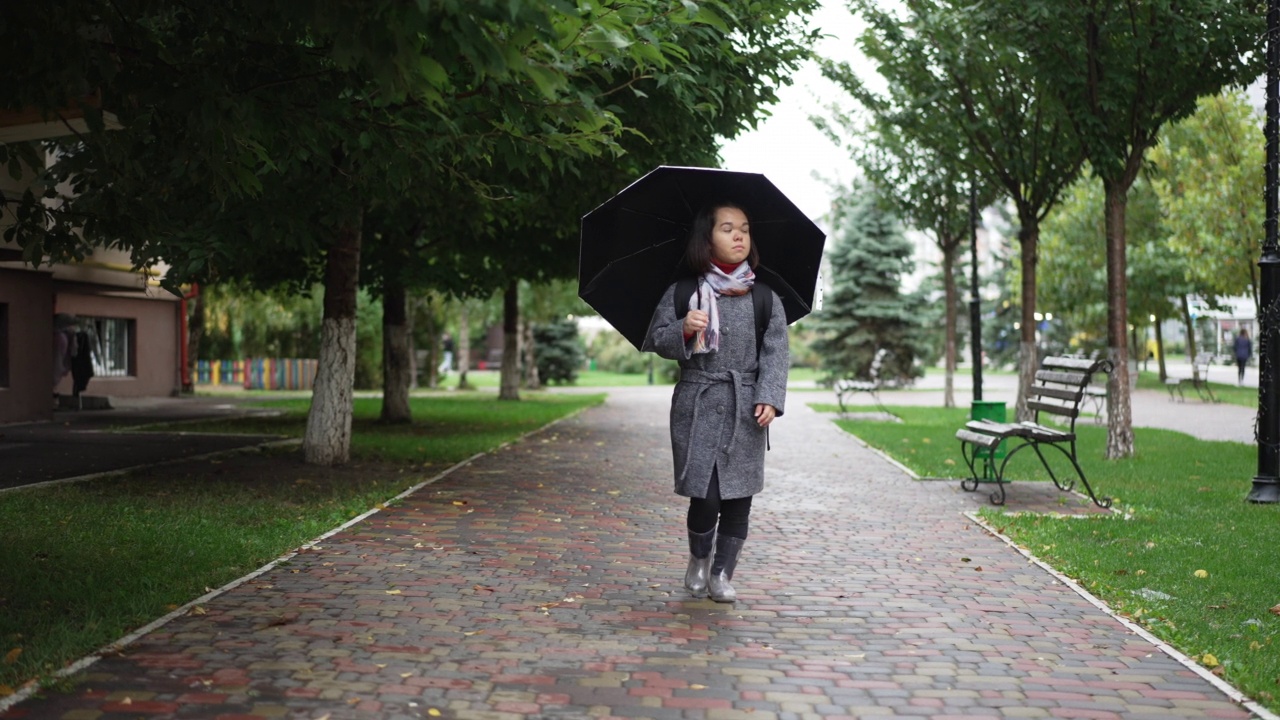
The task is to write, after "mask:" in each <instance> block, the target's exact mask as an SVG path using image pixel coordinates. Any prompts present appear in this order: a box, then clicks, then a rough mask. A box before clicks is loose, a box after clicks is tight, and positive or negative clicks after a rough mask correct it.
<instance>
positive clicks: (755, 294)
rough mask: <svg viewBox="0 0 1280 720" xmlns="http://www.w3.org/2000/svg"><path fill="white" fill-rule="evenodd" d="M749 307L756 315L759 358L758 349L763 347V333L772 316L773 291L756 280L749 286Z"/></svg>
mask: <svg viewBox="0 0 1280 720" xmlns="http://www.w3.org/2000/svg"><path fill="white" fill-rule="evenodd" d="M751 305H752V307H753V308H754V309H755V313H756V358H759V357H760V348H762V347H764V331H765V330H768V329H769V318H770V317H772V316H773V291H772V290H771V289H770V288H769V286H768V285H765V284H764V283H763V282H760V281H759V280H756V283H755V285H752V286H751Z"/></svg>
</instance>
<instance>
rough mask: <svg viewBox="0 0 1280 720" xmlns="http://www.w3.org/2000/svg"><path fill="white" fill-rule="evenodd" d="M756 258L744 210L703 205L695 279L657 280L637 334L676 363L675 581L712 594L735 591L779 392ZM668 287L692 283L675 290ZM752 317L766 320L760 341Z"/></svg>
mask: <svg viewBox="0 0 1280 720" xmlns="http://www.w3.org/2000/svg"><path fill="white" fill-rule="evenodd" d="M757 262H759V251H758V250H757V249H756V248H755V247H753V246H752V244H751V230H750V226H749V224H748V221H747V214H746V212H745V211H744V210H743V209H742V208H740V207H738V206H736V205H733V204H729V203H722V204H719V205H710V206H707V207H705V208H703V209H702V210H701V211H700V212H699V213H698V214H697V216H696V217H695V218H694V221H693V225H692V228H691V230H690V233H689V242H688V247H687V249H686V253H685V263H686V265H687V270H688V271H689V272H690V273H692V274H695V275H696V283H693V282H688V281H686V283H683V284H682V283H679V282H677V283H675V284H673V285H671V286H670V287H668V288H667V291H666V293H665V294H664V295H663V297H662V300H660V301H659V302H658V307H657V308H656V309H655V310H654V313H653V320H652V322H651V323H650V324H649V332H648V336H647V337H646V338H645V342H644V349H645V350H648V351H652V352H656V353H657V354H658V355H660V356H662V357H665V358H668V359H671V360H676V361H678V362H679V364H680V382H679V383H678V384H677V385H676V387H675V391H674V393H673V394H672V398H671V450H672V454H673V455H674V456H675V457H674V459H675V492H676V494H677V495H681V496H684V497H687V498H689V511H688V513H687V515H686V518H685V525H686V527H687V529H688V536H689V565H688V568H687V570H686V571H685V576H684V585H685V587H686V588H687V589H688V590H689V591H690V592H692V593H693V594H694V596H695V597H702V596H703V595H710V596H711V599H712V600H715V601H716V602H734V601H735V600H736V599H737V597H738V595H737V592H736V591H735V590H734V588H733V585H731V584H730V582H729V581H730V580H731V579H732V578H733V571H734V568H735V567H737V564H738V555H739V554H740V553H741V552H742V546H743V544H744V543H745V542H746V539H747V528H748V523H749V519H750V515H751V498H752V496H754V495H755V494H756V493H758V492H760V491H761V490H763V489H764V453H765V449H766V448H765V445H766V436H765V431H766V428H768V427H769V425H770V424H771V423H772V422H773V420H774V418H776V417H780V416H781V415H782V412H783V401H784V399H785V398H786V393H787V368H788V365H789V362H788V357H789V355H788V348H787V319H786V315H785V312H784V311H783V306H782V301H781V300H780V299H779V298H778V296H777V295H776V294H774V293H773V290H771V289H770V288H768V287H767V286H766V285H765V284H764V283H763V282H761V283H757V282H756V276H755V272H754V269H753V268H754V266H755V264H756V263H757ZM677 287H691V288H693V292H692V294H691V295H690V296H689V297H682V298H676V288H677ZM753 289H754V292H760V291H764V292H767V293H769V294H770V296H771V302H772V307H771V310H770V311H768V313H767V315H768V317H767V320H766V319H765V318H756V301H757V299H755V298H753ZM683 294H684V293H683V292H681V295H683ZM686 300H687V301H688V302H687V305H686V304H685V303H684V302H680V301H686ZM678 304H679V305H681V306H686V307H687V308H688V309H687V312H685V313H683V314H681V312H680V311H679V310H678V309H677V305H678ZM761 314H762V315H764V314H766V313H765V312H764V311H761ZM758 322H767V327H765V328H764V335H763V337H762V342H760V343H759V345H760V347H757V340H756V338H757V333H758V327H759V326H758V325H757V323H758ZM717 531H718V534H717ZM713 547H714V549H715V552H714V555H713V554H712V548H713Z"/></svg>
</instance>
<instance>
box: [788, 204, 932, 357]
mask: <svg viewBox="0 0 1280 720" xmlns="http://www.w3.org/2000/svg"><path fill="white" fill-rule="evenodd" d="M833 225H834V227H835V228H836V231H835V234H836V236H837V240H836V242H835V244H834V246H833V247H832V248H831V250H830V254H829V256H828V259H829V261H830V263H831V283H832V289H831V292H830V293H829V294H827V295H825V296H824V297H823V307H822V310H821V311H820V312H818V313H817V317H816V321H817V322H816V326H817V327H816V329H817V331H818V334H819V337H818V339H816V340H814V343H813V348H814V351H815V352H817V354H818V356H819V357H821V358H822V368H823V369H824V370H825V371H826V372H827V376H828V379H829V380H835V379H838V378H842V377H860V378H868V377H869V371H870V368H871V361H872V360H873V359H874V357H875V354H876V352H877V351H878V350H880V349H882V348H883V349H886V350H888V351H889V353H890V354H889V355H888V356H887V357H886V358H885V359H884V361H883V365H882V366H881V368H880V374H881V378H882V379H892V380H898V381H907V382H909V381H911V380H913V379H915V378H916V377H919V376H920V375H921V370H920V368H918V367H916V362H915V361H916V358H918V357H919V356H920V355H921V354H922V350H921V345H922V342H921V330H920V307H919V300H918V299H917V298H914V297H911V296H906V295H904V294H903V293H902V287H901V286H902V277H903V276H904V275H907V274H909V273H910V272H911V265H912V261H911V256H912V253H913V250H914V249H913V248H912V246H911V243H910V242H909V241H908V240H907V239H906V238H904V237H903V235H902V231H901V228H900V227H899V223H898V220H897V218H896V217H894V216H893V215H892V214H891V213H890V212H888V211H887V210H886V209H885V207H884V204H883V203H882V202H881V201H880V200H879V198H878V197H877V194H876V192H875V191H874V190H872V189H870V188H865V187H864V188H855V189H853V190H852V191H850V192H849V194H848V195H847V196H845V197H844V198H842V199H841V200H840V201H839V203H838V205H837V207H836V209H835V213H834V218H833Z"/></svg>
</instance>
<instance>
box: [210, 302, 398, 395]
mask: <svg viewBox="0 0 1280 720" xmlns="http://www.w3.org/2000/svg"><path fill="white" fill-rule="evenodd" d="M201 293H202V294H203V300H204V313H205V331H204V337H203V338H201V341H200V349H199V357H200V359H202V360H239V359H243V358H255V357H277V358H287V357H298V358H316V357H318V356H319V353H320V325H321V321H322V315H323V310H322V307H321V302H322V301H321V296H322V294H323V290H322V289H321V288H320V287H319V286H313V287H311V288H309V289H308V290H307V291H306V292H304V293H289V292H285V291H283V290H254V289H252V288H249V287H246V286H244V285H243V284H239V283H222V284H216V285H206V286H203V287H202V288H201ZM355 382H356V387H359V388H367V389H372V388H377V387H380V386H381V383H382V304H381V303H380V302H378V301H377V300H376V299H375V298H373V297H371V296H370V295H369V294H368V293H366V292H363V291H362V292H361V293H360V295H359V299H358V305H357V309H356V381H355Z"/></svg>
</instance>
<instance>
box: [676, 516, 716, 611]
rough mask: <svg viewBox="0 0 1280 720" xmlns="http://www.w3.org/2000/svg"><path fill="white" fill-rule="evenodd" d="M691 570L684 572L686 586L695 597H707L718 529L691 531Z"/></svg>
mask: <svg viewBox="0 0 1280 720" xmlns="http://www.w3.org/2000/svg"><path fill="white" fill-rule="evenodd" d="M688 532H689V569H688V570H685V571H684V586H685V589H687V590H688V591H689V592H691V593H693V596H694V597H705V596H706V594H707V578H708V577H709V576H710V575H711V548H712V547H713V546H714V545H715V538H716V529H715V528H711V529H710V530H708V531H706V532H704V533H696V532H694V531H692V530H689V531H688Z"/></svg>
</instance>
